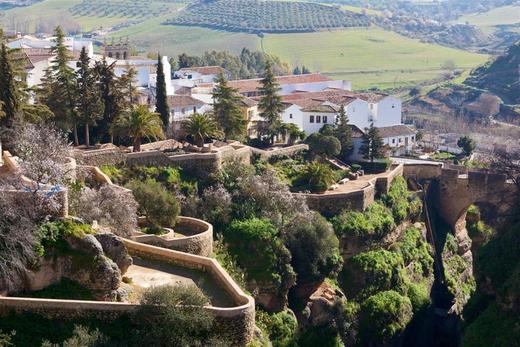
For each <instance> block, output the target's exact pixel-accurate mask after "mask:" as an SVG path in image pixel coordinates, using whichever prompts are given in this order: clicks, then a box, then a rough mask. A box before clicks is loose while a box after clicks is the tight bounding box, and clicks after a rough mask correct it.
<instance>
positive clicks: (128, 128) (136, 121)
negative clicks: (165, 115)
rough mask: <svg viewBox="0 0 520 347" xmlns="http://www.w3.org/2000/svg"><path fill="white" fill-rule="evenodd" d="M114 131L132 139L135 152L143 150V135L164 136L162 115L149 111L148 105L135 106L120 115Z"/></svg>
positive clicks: (157, 137)
mask: <svg viewBox="0 0 520 347" xmlns="http://www.w3.org/2000/svg"><path fill="white" fill-rule="evenodd" d="M114 131H115V133H117V134H120V135H123V136H128V137H130V138H131V139H132V141H133V146H134V152H140V151H141V140H142V138H143V137H146V138H154V139H162V138H164V133H163V123H162V121H161V117H159V114H157V113H153V112H150V111H148V108H147V107H146V105H138V106H134V107H133V108H132V109H131V110H130V111H127V112H125V113H123V114H122V115H121V116H119V118H117V119H116V121H115V123H114Z"/></svg>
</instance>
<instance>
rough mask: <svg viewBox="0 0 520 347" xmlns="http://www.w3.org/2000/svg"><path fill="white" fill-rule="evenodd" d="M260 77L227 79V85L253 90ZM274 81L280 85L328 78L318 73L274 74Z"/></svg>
mask: <svg viewBox="0 0 520 347" xmlns="http://www.w3.org/2000/svg"><path fill="white" fill-rule="evenodd" d="M261 80H262V79H261V78H254V79H248V80H234V81H229V83H228V84H229V85H230V86H231V87H233V88H236V89H238V91H239V92H240V93H247V92H253V91H255V90H257V89H258V87H259V86H260V81H261ZM276 81H277V82H278V84H280V85H286V84H297V83H316V82H325V81H330V78H329V77H327V76H325V75H322V74H320V73H312V74H306V75H287V76H276Z"/></svg>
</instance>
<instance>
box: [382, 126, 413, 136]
mask: <svg viewBox="0 0 520 347" xmlns="http://www.w3.org/2000/svg"><path fill="white" fill-rule="evenodd" d="M377 130H379V135H380V136H381V137H382V138H387V137H396V136H406V135H414V134H415V131H413V130H412V129H410V128H409V127H407V126H406V125H404V124H399V125H392V126H389V127H381V128H377Z"/></svg>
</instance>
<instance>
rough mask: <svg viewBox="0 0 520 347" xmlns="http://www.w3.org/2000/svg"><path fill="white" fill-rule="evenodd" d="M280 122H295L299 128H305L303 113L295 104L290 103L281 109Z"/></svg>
mask: <svg viewBox="0 0 520 347" xmlns="http://www.w3.org/2000/svg"><path fill="white" fill-rule="evenodd" d="M282 122H283V123H285V124H290V123H292V124H295V125H296V126H297V127H298V128H300V130H305V129H304V127H303V113H302V111H301V109H300V107H299V106H297V105H291V106H290V107H288V108H286V109H285V110H284V111H283V113H282Z"/></svg>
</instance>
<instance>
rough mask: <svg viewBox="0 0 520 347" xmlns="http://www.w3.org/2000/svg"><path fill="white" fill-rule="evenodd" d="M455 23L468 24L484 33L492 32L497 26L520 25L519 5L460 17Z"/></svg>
mask: <svg viewBox="0 0 520 347" xmlns="http://www.w3.org/2000/svg"><path fill="white" fill-rule="evenodd" d="M457 22H459V23H465V22H468V23H470V24H473V25H476V26H478V27H480V28H481V29H483V30H484V31H490V30H491V31H493V30H494V29H495V27H496V26H499V25H512V24H519V25H520V5H516V6H502V7H498V8H495V9H493V10H491V11H487V12H483V13H474V14H469V15H465V16H462V17H460V18H459V19H458V20H457Z"/></svg>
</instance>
